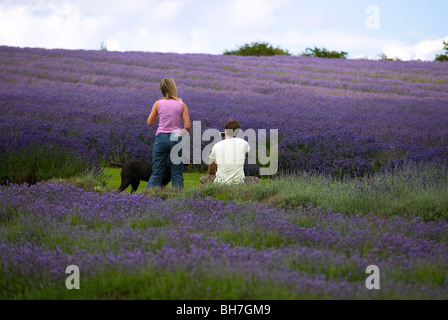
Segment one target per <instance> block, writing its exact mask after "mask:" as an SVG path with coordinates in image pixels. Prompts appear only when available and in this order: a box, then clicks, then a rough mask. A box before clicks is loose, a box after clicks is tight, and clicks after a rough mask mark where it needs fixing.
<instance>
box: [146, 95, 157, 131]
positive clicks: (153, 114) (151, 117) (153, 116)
mask: <svg viewBox="0 0 448 320" xmlns="http://www.w3.org/2000/svg"><path fill="white" fill-rule="evenodd" d="M158 111H159V101H157V102H156V103H154V105H153V107H152V111H151V114H150V115H149V118H148V126H150V127H151V126H153V125H154V124H155V123H156V122H157V119H158V118H159V112H158Z"/></svg>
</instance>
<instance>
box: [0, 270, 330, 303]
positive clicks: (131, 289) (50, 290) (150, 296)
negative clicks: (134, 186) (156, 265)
mask: <svg viewBox="0 0 448 320" xmlns="http://www.w3.org/2000/svg"><path fill="white" fill-rule="evenodd" d="M266 282H267V281H265V283H263V282H260V281H253V279H251V277H241V276H239V275H235V274H218V272H214V274H202V275H201V276H198V277H191V274H190V273H188V272H186V271H182V270H179V271H174V272H171V271H161V270H148V271H143V272H140V273H135V274H132V273H127V272H122V271H110V272H105V273H102V274H98V275H95V276H94V277H90V278H84V279H83V278H81V282H80V290H72V291H70V290H67V289H66V288H65V286H61V285H58V286H49V287H46V288H35V289H31V290H30V289H27V290H14V292H15V294H14V295H13V296H9V297H8V298H10V299H25V300H217V299H218V300H247V299H251V300H259V299H262V300H273V299H281V300H287V299H297V293H296V292H294V290H291V288H288V287H287V286H286V285H282V284H277V283H274V282H272V283H266ZM0 284H1V279H0ZM0 298H2V297H1V296H0ZM301 298H303V299H317V298H319V299H325V297H322V296H318V295H317V294H316V295H315V296H312V295H309V296H308V295H307V296H302V297H301ZM327 298H329V297H327Z"/></svg>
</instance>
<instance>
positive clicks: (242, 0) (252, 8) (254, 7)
mask: <svg viewBox="0 0 448 320" xmlns="http://www.w3.org/2000/svg"><path fill="white" fill-rule="evenodd" d="M289 5H290V1H289V0H233V1H232V2H231V3H230V5H229V11H228V23H229V26H230V27H232V28H235V29H245V30H253V29H257V30H260V29H261V30H265V29H269V28H271V27H273V26H274V25H275V24H276V23H278V22H279V21H278V19H276V18H275V15H276V13H277V11H278V10H279V9H282V8H285V7H288V6H289Z"/></svg>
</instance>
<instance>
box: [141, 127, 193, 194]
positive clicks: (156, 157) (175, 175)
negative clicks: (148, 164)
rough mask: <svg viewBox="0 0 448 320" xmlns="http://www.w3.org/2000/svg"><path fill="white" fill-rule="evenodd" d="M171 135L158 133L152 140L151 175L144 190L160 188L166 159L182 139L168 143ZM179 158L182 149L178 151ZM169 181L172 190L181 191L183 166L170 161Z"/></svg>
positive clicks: (178, 138)
mask: <svg viewBox="0 0 448 320" xmlns="http://www.w3.org/2000/svg"><path fill="white" fill-rule="evenodd" d="M170 138H171V133H159V134H158V135H157V136H156V139H155V140H154V145H153V148H152V175H151V178H150V179H149V181H148V185H147V186H146V188H157V187H161V186H162V180H163V175H164V173H165V169H166V164H167V161H168V157H169V155H170V153H171V149H172V148H173V147H174V146H175V145H177V144H178V143H182V137H181V136H179V137H177V140H176V141H170ZM179 157H182V149H180V150H179ZM170 168H171V180H172V183H173V188H178V189H182V188H183V187H184V165H183V163H182V162H181V163H180V164H174V163H173V161H171V159H170Z"/></svg>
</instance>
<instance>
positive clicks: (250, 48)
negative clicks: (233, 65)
mask: <svg viewBox="0 0 448 320" xmlns="http://www.w3.org/2000/svg"><path fill="white" fill-rule="evenodd" d="M224 55H237V56H257V57H260V56H290V55H291V54H290V53H289V52H288V50H283V49H281V48H279V47H277V48H274V47H273V46H272V45H270V44H269V43H267V42H252V43H250V44H249V43H246V44H245V45H243V46H241V47H239V48H238V49H237V50H232V51H229V50H226V51H225V52H224Z"/></svg>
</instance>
